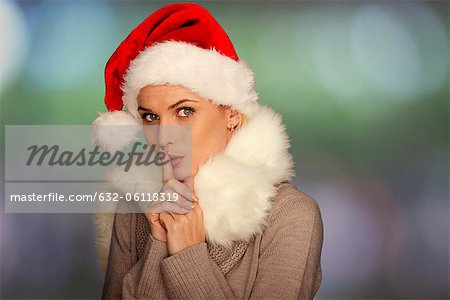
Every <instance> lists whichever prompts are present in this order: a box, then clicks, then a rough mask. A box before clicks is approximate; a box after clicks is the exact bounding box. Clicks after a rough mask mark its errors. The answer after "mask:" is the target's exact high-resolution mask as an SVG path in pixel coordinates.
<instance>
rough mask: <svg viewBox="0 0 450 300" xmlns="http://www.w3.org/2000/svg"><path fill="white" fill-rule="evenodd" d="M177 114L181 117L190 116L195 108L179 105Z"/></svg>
mask: <svg viewBox="0 0 450 300" xmlns="http://www.w3.org/2000/svg"><path fill="white" fill-rule="evenodd" d="M177 111H178V116H180V117H182V118H188V117H190V116H191V115H192V114H193V113H194V112H195V109H194V108H192V107H189V106H185V107H180V108H179V109H178V110H177Z"/></svg>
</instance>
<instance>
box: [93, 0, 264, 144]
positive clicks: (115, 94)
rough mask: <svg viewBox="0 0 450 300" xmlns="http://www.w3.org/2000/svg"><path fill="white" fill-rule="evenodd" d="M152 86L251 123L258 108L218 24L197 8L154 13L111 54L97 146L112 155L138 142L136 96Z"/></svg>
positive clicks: (246, 74) (248, 76)
mask: <svg viewBox="0 0 450 300" xmlns="http://www.w3.org/2000/svg"><path fill="white" fill-rule="evenodd" d="M150 84H154V85H157V84H174V85H181V86H184V87H186V88H188V89H189V90H191V91H192V92H194V93H196V94H198V95H199V96H201V97H203V98H205V99H209V100H211V101H213V102H214V103H216V104H223V105H231V106H232V107H233V108H235V109H237V110H238V111H239V112H241V113H243V114H245V115H247V116H249V117H250V116H251V115H252V114H253V113H254V112H255V111H256V109H257V107H258V104H257V99H258V94H257V93H256V91H255V87H254V74H253V71H252V70H251V69H250V68H249V67H248V65H247V64H246V63H245V62H244V61H242V60H240V59H239V57H238V55H237V54H236V51H235V49H234V46H233V44H232V42H231V41H230V39H229V37H228V35H227V34H226V32H225V31H224V30H223V28H222V27H221V26H220V24H219V23H218V22H217V21H216V20H215V19H214V17H213V16H212V15H211V14H210V13H209V12H208V11H207V10H205V9H204V8H203V7H201V6H200V5H198V4H193V3H174V4H170V5H167V6H164V7H162V8H160V9H158V10H157V11H155V12H154V13H152V14H151V15H150V16H148V17H147V18H146V19H145V20H144V21H143V22H142V23H140V24H139V25H138V26H137V27H136V28H135V29H133V31H131V33H130V34H129V35H128V36H127V38H126V39H125V40H124V41H123V42H122V43H121V44H120V45H119V47H118V48H117V49H116V51H115V52H114V53H113V54H112V56H111V57H110V59H109V60H108V62H107V64H106V68H105V85H106V94H105V104H106V107H107V109H108V112H104V113H99V116H98V117H97V119H96V120H95V121H94V123H93V124H94V126H93V128H92V134H91V138H92V141H93V142H94V143H95V144H97V145H99V146H101V147H102V148H103V149H105V150H109V151H116V150H119V149H121V148H123V147H125V146H127V145H128V144H129V143H130V142H131V141H133V140H136V139H137V133H138V131H139V130H140V128H141V126H140V124H141V119H140V116H139V114H138V112H137V107H138V105H137V96H138V95H139V92H140V89H142V88H143V87H145V86H147V85H150ZM122 109H125V110H122ZM104 125H120V126H104ZM123 125H128V126H123Z"/></svg>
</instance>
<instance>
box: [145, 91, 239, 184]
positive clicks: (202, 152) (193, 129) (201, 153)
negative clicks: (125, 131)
mask: <svg viewBox="0 0 450 300" xmlns="http://www.w3.org/2000/svg"><path fill="white" fill-rule="evenodd" d="M138 106H139V108H138V112H139V114H140V115H141V118H142V120H143V124H144V125H158V126H157V127H151V126H145V129H144V134H145V136H146V139H147V141H148V143H149V144H155V145H156V146H157V147H158V148H162V147H166V148H165V149H166V151H167V153H168V154H169V156H170V157H171V164H172V166H173V173H174V177H175V178H176V179H178V180H184V179H185V178H187V177H189V176H195V175H196V174H197V171H198V169H199V167H200V165H201V164H202V163H204V162H206V161H207V160H208V159H209V158H210V157H211V156H214V155H215V154H218V153H219V152H221V151H222V150H223V149H224V148H225V146H226V145H227V143H228V141H229V140H230V138H231V136H232V132H231V131H230V130H229V129H228V128H227V127H229V126H231V125H238V124H239V123H240V120H241V116H240V114H239V112H237V111H236V110H234V109H232V108H230V107H224V106H217V105H216V104H214V103H212V102H211V101H210V100H207V99H204V98H201V97H200V96H198V95H197V94H195V93H192V92H191V91H189V90H188V89H186V88H184V87H182V86H178V85H148V86H146V87H144V88H142V89H141V91H140V93H139V96H138ZM175 157H181V158H179V159H176V158H175ZM165 160H167V158H166V159H164V161H165Z"/></svg>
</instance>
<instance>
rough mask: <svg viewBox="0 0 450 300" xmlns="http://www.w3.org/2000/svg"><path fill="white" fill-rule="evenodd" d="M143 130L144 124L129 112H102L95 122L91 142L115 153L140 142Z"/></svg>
mask: <svg viewBox="0 0 450 300" xmlns="http://www.w3.org/2000/svg"><path fill="white" fill-rule="evenodd" d="M141 130H142V124H141V123H140V122H139V121H138V120H137V119H136V118H135V117H133V116H132V115H131V114H130V113H128V112H127V111H123V110H116V111H112V112H100V113H99V115H98V117H97V119H95V121H94V122H93V126H92V129H91V142H92V143H93V144H95V145H97V146H99V147H101V148H102V149H103V150H106V151H108V152H111V153H114V152H116V151H119V150H121V149H123V148H125V147H127V146H128V145H129V144H130V143H131V142H133V141H138V140H139V136H138V133H139V132H140V131H141Z"/></svg>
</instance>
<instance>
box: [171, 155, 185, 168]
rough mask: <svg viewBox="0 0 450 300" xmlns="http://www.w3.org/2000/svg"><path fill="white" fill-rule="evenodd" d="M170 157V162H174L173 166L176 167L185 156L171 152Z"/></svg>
mask: <svg viewBox="0 0 450 300" xmlns="http://www.w3.org/2000/svg"><path fill="white" fill-rule="evenodd" d="M169 158H170V163H171V164H172V167H175V166H176V165H178V164H179V163H180V162H181V161H182V160H183V158H184V156H179V155H172V154H169Z"/></svg>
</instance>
